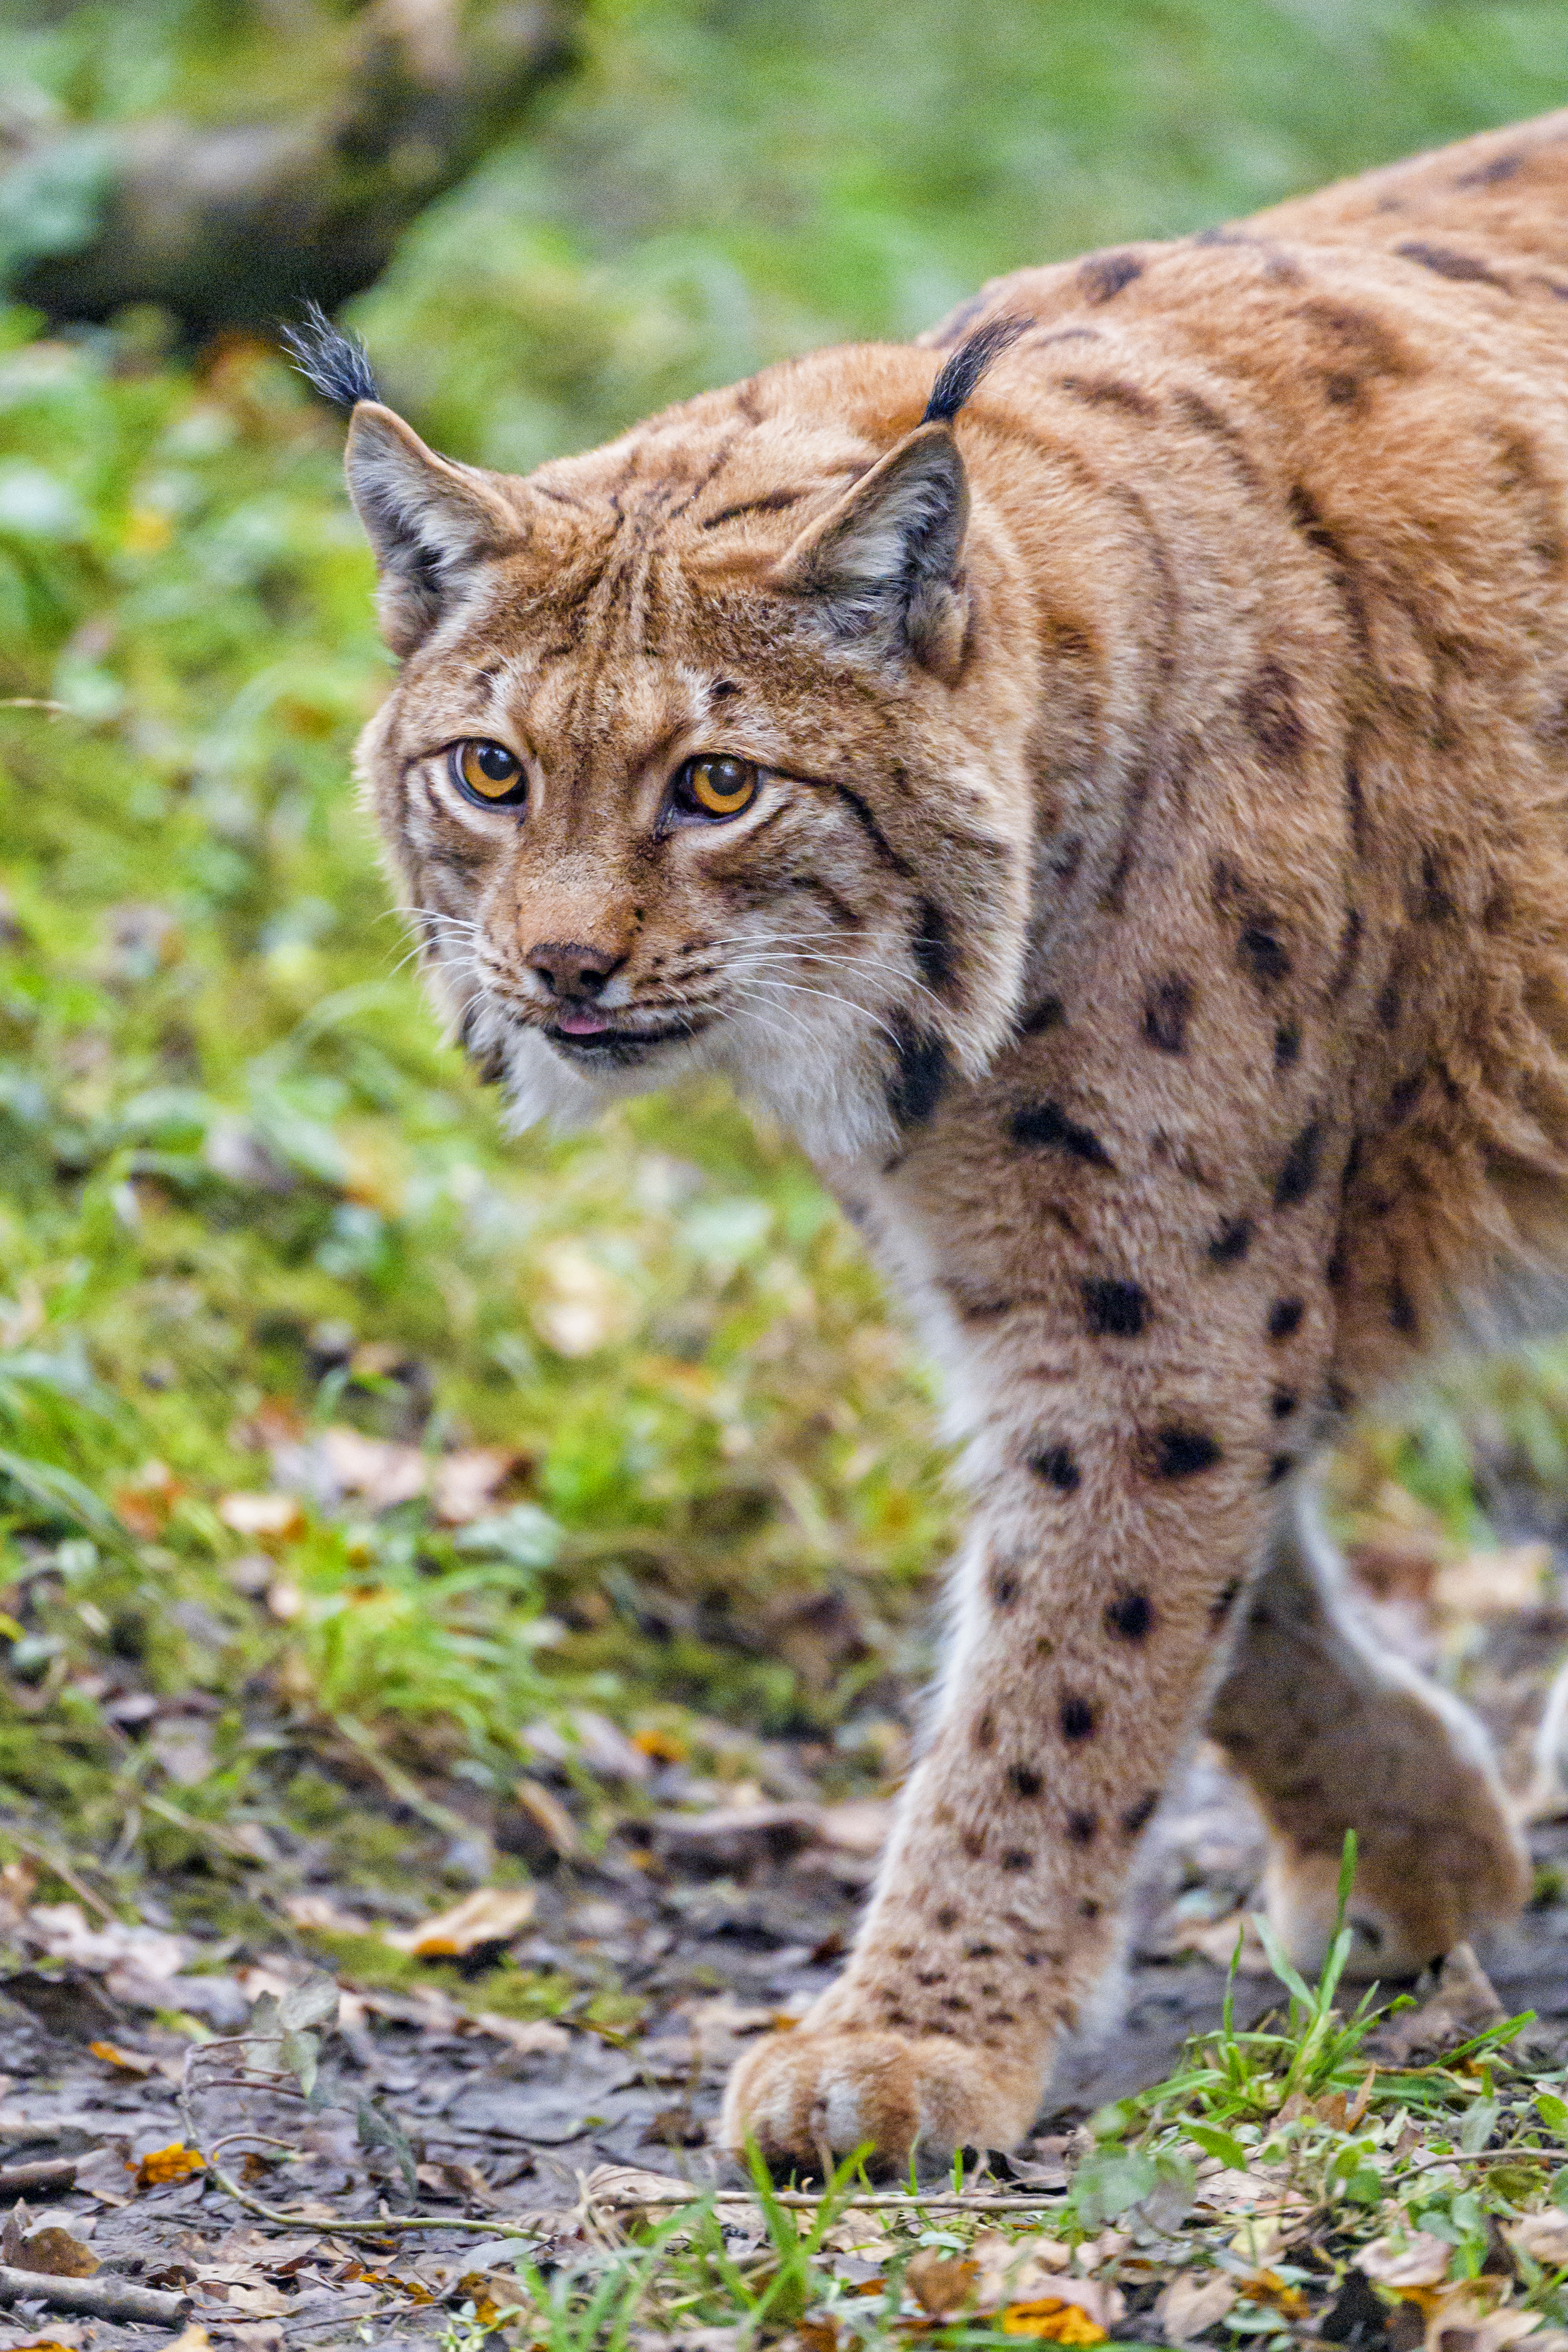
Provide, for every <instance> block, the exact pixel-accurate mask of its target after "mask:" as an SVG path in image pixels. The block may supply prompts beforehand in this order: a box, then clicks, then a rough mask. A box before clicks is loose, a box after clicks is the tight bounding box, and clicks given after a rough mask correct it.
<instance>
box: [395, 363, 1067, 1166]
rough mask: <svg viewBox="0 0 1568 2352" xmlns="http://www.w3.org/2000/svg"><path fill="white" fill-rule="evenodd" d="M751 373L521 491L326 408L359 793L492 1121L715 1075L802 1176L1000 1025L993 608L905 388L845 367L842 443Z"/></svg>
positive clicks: (870, 367)
mask: <svg viewBox="0 0 1568 2352" xmlns="http://www.w3.org/2000/svg"><path fill="white" fill-rule="evenodd" d="M995 340H996V339H995V338H993V339H992V342H993V346H994V343H995ZM951 372H952V371H951V363H950V365H949V370H948V371H947V373H949V375H950V374H951ZM972 372H974V371H972ZM779 373H781V374H782V375H783V377H784V378H785V379H786V381H785V383H783V384H779V383H776V382H775V381H773V380H770V379H766V378H765V379H760V380H759V381H758V383H757V384H754V385H753V386H751V387H748V388H747V387H743V388H742V391H743V394H746V393H747V392H749V394H750V397H749V399H748V400H747V401H745V403H744V404H743V403H742V401H741V400H738V399H736V398H735V397H734V396H731V397H730V398H728V399H723V398H721V399H718V400H709V401H706V402H701V403H696V404H692V406H691V407H689V408H688V409H687V410H685V411H681V412H676V413H675V414H674V415H672V416H671V417H668V418H664V419H660V420H655V422H654V424H653V425H652V426H650V427H645V428H643V430H642V431H641V432H640V433H639V434H638V435H636V436H632V437H630V438H629V439H628V440H626V441H624V442H622V443H620V444H617V445H615V446H614V447H612V448H611V449H609V450H606V451H601V452H597V453H595V454H594V455H593V456H591V457H586V458H581V459H576V460H572V461H570V462H568V463H564V464H559V465H555V466H551V467H547V468H545V469H544V470H543V472H541V473H540V474H539V475H538V476H536V477H534V478H532V479H531V480H529V481H526V482H525V481H516V480H507V479H504V478H499V477H496V476H491V475H485V474H480V473H478V472H476V471H474V470H472V469H469V468H465V467H455V466H452V465H449V464H447V463H446V462H444V460H442V459H440V458H437V457H434V456H433V455H432V453H431V452H430V451H429V450H427V449H425V448H424V446H423V444H421V443H420V442H419V441H417V440H416V438H415V436H413V434H412V433H411V432H410V430H409V428H408V427H407V426H406V425H403V424H402V422H401V421H400V420H399V419H398V418H396V417H395V416H393V415H392V414H391V413H390V412H389V411H387V410H385V409H383V408H381V407H379V406H377V405H375V404H361V406H360V408H359V409H358V410H357V412H356V416H355V421H354V426H353V433H352V437H351V441H350V458H349V465H350V484H351V487H352V488H353V491H354V495H355V498H356V500H357V502H358V504H359V507H360V510H361V515H362V516H363V518H364V520H365V521H366V524H367V526H368V528H369V530H370V531H371V537H372V539H373V540H374V541H375V543H376V547H377V552H378V555H379V557H380V559H381V562H382V617H383V624H384V625H385V628H386V633H387V635H388V637H389V639H390V641H391V642H392V646H393V647H394V649H396V650H398V651H399V652H401V653H402V654H403V655H404V656H405V663H404V667H403V670H402V676H401V677H400V680H399V683H398V686H397V688H396V689H395V690H394V692H393V694H392V697H391V698H390V700H389V702H388V703H387V705H386V707H385V709H384V710H383V711H382V714H381V716H380V718H379V719H377V721H376V722H375V723H374V725H373V726H372V728H371V730H370V731H369V733H368V735H367V738H366V740H365V743H364V745H363V747H362V751H361V763H362V771H363V773H364V777H365V780H366V782H367V785H368V788H369V791H370V793H371V797H372V799H373V802H374V804H375V807H376V810H377V814H378V815H379V817H380V820H381V824H382V830H383V834H384V835H385V838H386V841H387V844H388V847H389V850H390V852H391V856H392V862H393V864H394V866H396V868H397V870H398V873H399V875H400V877H401V878H402V882H403V884H404V887H405V889H406V892H407V895H408V898H409V900H410V902H411V905H412V908H413V914H414V917H415V920H416V922H417V924H418V926H419V930H420V936H421V940H422V943H423V951H424V954H425V958H426V961H427V965H428V968H429V970H430V971H431V973H432V975H433V978H434V981H435V983H436V985H437V988H438V990H439V992H440V993H441V995H442V996H443V997H444V1000H445V1003H446V1005H447V1007H448V1008H449V1010H450V1013H451V1016H452V1018H453V1020H454V1022H455V1025H456V1028H457V1030H458V1033H459V1034H460V1035H461V1037H462V1039H463V1042H464V1044H465V1046H466V1047H467V1049H468V1051H469V1052H470V1053H471V1054H472V1055H474V1056H475V1057H476V1060H477V1061H478V1062H479V1063H480V1065H481V1066H482V1067H484V1068H485V1070H486V1073H487V1075H489V1076H494V1077H496V1078H497V1079H499V1080H501V1081H502V1082H503V1083H504V1084H505V1086H506V1087H507V1093H508V1095H509V1097H510V1099H511V1104H512V1107H513V1110H514V1115H515V1118H516V1119H517V1123H518V1124H519V1125H523V1124H527V1123H528V1122H530V1121H532V1120H534V1119H538V1118H543V1117H549V1118H555V1119H557V1120H560V1121H565V1122H568V1123H570V1124H576V1123H578V1122H580V1121H581V1120H583V1119H586V1118H591V1116H592V1115H593V1114H594V1112H595V1111H596V1110H597V1108H599V1107H600V1106H601V1103H602V1102H603V1101H604V1100H605V1099H606V1098H607V1097H612V1096H614V1095H617V1094H624V1093H628V1092H631V1091H634V1090H636V1089H639V1088H642V1087H651V1086H664V1085H666V1084H668V1083H669V1081H670V1080H671V1079H672V1078H674V1077H675V1076H679V1075H680V1074H682V1073H683V1072H685V1071H690V1070H693V1069H718V1070H723V1071H726V1072H727V1073H728V1074H729V1075H730V1076H731V1077H732V1078H733V1079H734V1080H735V1081H736V1082H737V1084H738V1086H739V1087H741V1088H742V1089H743V1091H745V1092H746V1093H747V1095H749V1096H750V1097H752V1098H753V1099H756V1100H761V1101H763V1102H765V1103H766V1104H767V1105H768V1107H769V1108H772V1109H773V1110H775V1111H776V1112H777V1113H778V1114H779V1115H780V1116H781V1117H782V1118H785V1119H786V1120H787V1121H788V1122H789V1125H790V1126H791V1127H792V1128H793V1129H794V1130H795V1131H796V1132H797V1133H798V1134H800V1135H801V1136H802V1138H803V1139H804V1140H805V1141H806V1142H807V1144H808V1146H809V1147H810V1148H811V1149H813V1150H816V1151H817V1152H819V1153H820V1154H821V1155H822V1156H825V1157H830V1158H838V1157H846V1156H850V1155H852V1154H855V1153H858V1152H862V1151H864V1150H868V1149H877V1148H880V1149H883V1150H885V1149H886V1148H887V1146H888V1145H889V1144H890V1143H891V1142H892V1141H893V1140H894V1137H895V1135H896V1132H897V1130H898V1129H899V1128H900V1127H901V1126H905V1125H908V1124H910V1123H911V1122H917V1121H918V1120H919V1119H921V1118H923V1117H924V1116H925V1115H926V1114H927V1113H928V1112H929V1110H930V1108H932V1107H933V1105H934V1103H935V1101H936V1097H937V1095H938V1094H939V1093H940V1091H941V1088H942V1085H943V1081H944V1077H945V1075H946V1072H947V1071H948V1070H949V1068H951V1069H953V1070H956V1071H958V1070H961V1071H966V1072H967V1073H969V1074H971V1075H972V1074H974V1073H976V1072H977V1071H978V1070H980V1069H982V1068H983V1067H984V1066H985V1064H986V1061H987V1059H988V1055H989V1054H990V1053H991V1052H992V1051H994V1049H995V1048H996V1046H997V1045H998V1044H999V1043H1000V1042H1001V1041H1002V1039H1003V1038H1004V1037H1005V1036H1006V1034H1008V1030H1009V1023H1010V1018H1011V1015H1012V1013H1013V1012H1014V1010H1015V1006H1016V1003H1017V998H1018V992H1019V973H1020V969H1021V958H1022V940H1023V934H1024V927H1025V920H1026V915H1027V877H1028V870H1029V852H1030V824H1029V814H1028V793H1027V785H1026V782H1025V776H1024V768H1023V761H1022V758H1021V751H1020V745H1021V736H1022V724H1021V712H1022V709H1023V702H1024V698H1023V696H1022V695H1021V693H1020V692H1019V685H1020V684H1021V682H1009V681H1007V680H1002V681H1000V682H998V679H996V678H995V677H992V676H991V675H990V674H989V673H990V667H991V666H990V665H989V664H988V661H987V657H986V647H987V640H988V621H989V618H990V612H991V608H992V607H994V605H995V604H997V602H998V600H1005V599H1006V598H1007V597H1008V596H1009V593H1012V592H1011V586H1010V583H1009V581H1008V579H1007V577H1006V573H1005V569H1004V568H1003V567H1002V566H1001V565H1000V564H999V563H998V562H990V561H988V557H987V553H986V550H985V546H984V531H983V528H982V529H979V530H969V529H968V528H967V524H968V500H967V486H966V482H965V476H964V468H963V464H962V461H961V459H960V457H959V455H958V452H957V448H956V444H955V441H954V437H953V435H952V432H951V430H950V429H949V425H948V423H947V421H946V415H936V416H935V417H934V418H932V419H930V420H927V421H919V422H915V420H917V419H919V415H920V405H921V404H922V402H923V401H924V400H925V395H926V393H927V392H928V391H929V377H930V362H929V361H925V360H923V359H922V356H921V355H920V354H918V353H913V352H910V353H897V354H894V353H886V354H881V353H878V354H871V355H869V357H868V362H867V373H868V374H869V375H871V377H872V378H873V392H874V395H875V397H874V400H873V402H872V403H870V404H869V405H870V406H872V407H873V409H874V410H875V411H877V412H878V414H876V415H873V417H872V418H871V419H870V420H866V421H868V422H869V424H870V425H871V426H872V427H873V428H874V429H875V430H876V437H875V438H873V436H872V432H871V431H859V430H856V429H854V428H853V427H845V426H842V425H819V426H811V425H805V424H803V423H802V420H801V409H802V405H803V404H802V402H801V399H800V384H799V383H798V382H793V383H791V382H789V378H791V377H793V378H797V379H798V378H799V376H800V374H801V373H802V371H800V370H788V371H782V372H779ZM770 390H771V391H772V392H773V394H774V395H775V400H776V402H777V407H776V408H770V407H769V405H768V394H769V391H770ZM862 405H868V404H862ZM900 411H902V416H901V415H900V413H899V412H900ZM911 425H913V429H910V427H911ZM901 427H902V429H900V428H901ZM879 440H880V443H881V445H882V446H881V447H880V448H879V446H878V441H879ZM890 443H891V444H892V446H891V447H889V446H887V445H888V444H890ZM998 683H999V686H1000V691H999V692H998ZM1014 713H1016V714H1017V723H1015V724H1014V725H1013V727H1012V728H1011V730H1010V732H1011V736H1012V740H1010V741H1009V724H1008V722H1009V716H1010V715H1012V714H1014ZM998 722H999V723H998Z"/></svg>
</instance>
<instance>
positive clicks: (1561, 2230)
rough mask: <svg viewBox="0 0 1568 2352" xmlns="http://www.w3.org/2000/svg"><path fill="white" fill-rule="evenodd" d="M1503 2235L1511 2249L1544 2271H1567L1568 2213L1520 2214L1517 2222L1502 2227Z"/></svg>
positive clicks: (1554, 2209)
mask: <svg viewBox="0 0 1568 2352" xmlns="http://www.w3.org/2000/svg"><path fill="white" fill-rule="evenodd" d="M1502 2233H1503V2236H1504V2237H1505V2238H1506V2239H1507V2240H1508V2242H1509V2243H1510V2245H1511V2246H1517V2247H1518V2248H1519V2250H1520V2252H1521V2253H1524V2254H1528V2255H1529V2256H1530V2258H1531V2262H1536V2263H1541V2264H1542V2266H1543V2267H1544V2268H1545V2269H1547V2270H1549V2271H1554V2270H1562V2269H1563V2268H1564V2267H1568V2212H1564V2211H1563V2209H1562V2207H1561V2206H1553V2207H1552V2210H1550V2211H1549V2212H1545V2213H1521V2215H1520V2217H1519V2219H1518V2221H1505V2222H1504V2223H1503V2225H1502Z"/></svg>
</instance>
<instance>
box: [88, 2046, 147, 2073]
mask: <svg viewBox="0 0 1568 2352" xmlns="http://www.w3.org/2000/svg"><path fill="white" fill-rule="evenodd" d="M87 2046H88V2049H89V2052H90V2053H91V2054H92V2055H93V2057H95V2058H101V2059H102V2060H103V2063H104V2064H105V2065H106V2066H113V2067H114V2068H115V2069H116V2070H117V2071H118V2072H119V2073H120V2074H143V2075H145V2074H156V2073H157V2071H158V2064H157V2061H156V2060H155V2059H152V2058H143V2057H142V2055H141V2052H140V2051H137V2050H121V2049H120V2046H119V2044H118V2043H117V2042H89V2043H88V2045H87Z"/></svg>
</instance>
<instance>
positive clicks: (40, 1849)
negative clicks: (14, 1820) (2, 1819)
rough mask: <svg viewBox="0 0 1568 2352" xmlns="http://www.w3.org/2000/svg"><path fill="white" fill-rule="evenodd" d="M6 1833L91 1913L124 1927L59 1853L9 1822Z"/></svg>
mask: <svg viewBox="0 0 1568 2352" xmlns="http://www.w3.org/2000/svg"><path fill="white" fill-rule="evenodd" d="M5 1835H6V1836H7V1837H8V1838H9V1839H10V1841H11V1843H12V1844H13V1845H19V1846H20V1847H21V1849H22V1852H23V1853H25V1854H26V1856H27V1859H28V1860H29V1861H30V1862H36V1863H37V1865H38V1867H39V1869H40V1870H47V1872H48V1873H49V1874H50V1876H51V1877H52V1878H57V1879H58V1880H59V1882H60V1885H62V1886H68V1887H69V1888H70V1890H71V1893H72V1894H73V1895H75V1896H76V1897H77V1899H78V1902H81V1903H85V1904H86V1905H87V1907H88V1909H89V1911H96V1912H97V1913H98V1916H99V1918H100V1919H102V1920H104V1921H106V1922H107V1923H108V1925H109V1926H110V1927H122V1926H123V1925H124V1922H123V1921H122V1920H121V1918H120V1915H119V1913H118V1912H116V1911H111V1910H110V1906H109V1905H108V1904H107V1903H106V1902H105V1901H104V1899H103V1897H102V1895H95V1894H94V1893H93V1891H92V1889H91V1887H90V1886H89V1885H88V1884H87V1881H86V1880H85V1879H84V1878H80V1877H78V1874H77V1873H76V1872H75V1871H74V1870H73V1869H72V1868H71V1866H70V1864H69V1863H68V1862H62V1861H61V1860H60V1858H59V1856H58V1854H57V1853H50V1851H49V1849H48V1847H47V1845H40V1844H39V1843H38V1842H37V1839H35V1838H29V1837H24V1836H23V1834H22V1832H21V1831H20V1830H14V1829H13V1828H12V1827H11V1824H10V1822H6V1824H5Z"/></svg>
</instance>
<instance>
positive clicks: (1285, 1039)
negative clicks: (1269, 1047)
mask: <svg viewBox="0 0 1568 2352" xmlns="http://www.w3.org/2000/svg"><path fill="white" fill-rule="evenodd" d="M1300 1060H1301V1029H1300V1027H1299V1025H1298V1024H1296V1023H1295V1022H1294V1021H1281V1024H1280V1025H1279V1027H1278V1028H1277V1029H1276V1030H1275V1032H1274V1067H1275V1068H1276V1069H1277V1070H1290V1069H1293V1068H1294V1067H1295V1066H1296V1064H1297V1063H1298V1062H1299V1061H1300Z"/></svg>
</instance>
